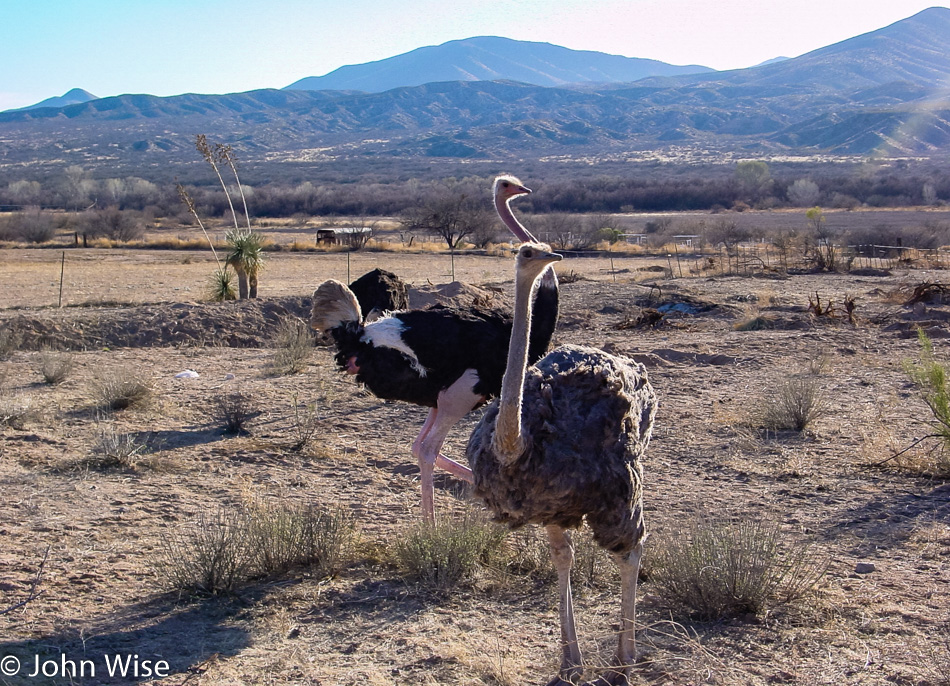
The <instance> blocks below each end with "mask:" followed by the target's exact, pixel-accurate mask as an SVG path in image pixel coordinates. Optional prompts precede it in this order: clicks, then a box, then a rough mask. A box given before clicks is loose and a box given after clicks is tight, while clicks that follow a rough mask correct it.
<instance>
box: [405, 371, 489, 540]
mask: <svg viewBox="0 0 950 686" xmlns="http://www.w3.org/2000/svg"><path fill="white" fill-rule="evenodd" d="M477 382H478V375H477V374H476V373H475V370H473V369H469V370H467V371H466V372H465V373H464V374H462V376H461V377H459V379H458V380H457V381H456V382H455V383H453V384H452V385H451V386H449V387H448V388H446V389H445V390H444V391H442V392H441V393H439V399H438V401H437V403H438V404H437V407H435V408H434V409H432V410H429V416H428V417H426V421H425V424H423V425H422V430H421V431H420V432H419V435H418V436H417V437H416V440H415V441H414V442H413V444H412V454H413V455H415V456H416V459H417V460H418V461H419V474H420V477H419V480H420V482H421V483H422V516H423V518H425V520H426V521H428V522H434V521H435V487H434V485H433V476H432V473H433V470H434V468H435V466H436V465H438V466H439V467H441V468H442V469H445V470H446V471H448V472H450V473H452V474H454V475H455V476H456V477H458V478H460V479H463V480H464V481H468V482H469V483H471V482H472V480H473V479H472V470H470V469H469V468H468V467H465V466H463V465H460V464H459V463H458V462H455V461H454V460H450V459H449V458H447V457H445V456H444V455H442V454H440V453H439V451H440V450H441V449H442V444H443V443H445V437H446V436H447V435H448V433H449V431H451V429H452V427H453V426H455V425H456V424H458V422H459V420H460V419H462V417H464V416H465V415H467V414H468V413H469V412H471V411H472V409H473V408H474V407H475V406H476V405H478V403H480V402H482V401H483V400H484V398H483V397H482V396H480V395H477V394H476V393H473V392H472V387H473V386H474V385H475V384H476V383H477Z"/></svg>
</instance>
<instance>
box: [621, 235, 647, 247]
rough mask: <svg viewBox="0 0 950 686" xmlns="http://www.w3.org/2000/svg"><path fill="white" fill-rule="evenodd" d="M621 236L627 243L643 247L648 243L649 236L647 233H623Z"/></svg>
mask: <svg viewBox="0 0 950 686" xmlns="http://www.w3.org/2000/svg"><path fill="white" fill-rule="evenodd" d="M620 235H621V236H622V237H623V239H624V240H625V241H627V243H633V244H634V245H643V244H644V243H646V242H647V235H646V234H645V233H622V234H620Z"/></svg>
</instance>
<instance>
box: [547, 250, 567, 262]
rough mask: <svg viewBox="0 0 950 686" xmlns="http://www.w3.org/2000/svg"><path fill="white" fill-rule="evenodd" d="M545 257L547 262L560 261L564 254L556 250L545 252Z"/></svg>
mask: <svg viewBox="0 0 950 686" xmlns="http://www.w3.org/2000/svg"><path fill="white" fill-rule="evenodd" d="M544 259H545V261H547V262H560V261H561V260H563V259H564V255H562V254H560V253H556V252H549V253H547V254H545V256H544Z"/></svg>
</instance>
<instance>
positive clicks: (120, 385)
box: [93, 368, 154, 410]
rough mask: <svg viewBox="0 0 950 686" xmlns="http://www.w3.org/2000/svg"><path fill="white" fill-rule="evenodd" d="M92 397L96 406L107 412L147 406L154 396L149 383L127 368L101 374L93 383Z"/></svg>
mask: <svg viewBox="0 0 950 686" xmlns="http://www.w3.org/2000/svg"><path fill="white" fill-rule="evenodd" d="M93 395H94V397H95V398H96V400H97V402H98V404H99V405H100V406H102V407H104V408H107V409H109V410H126V409H129V408H133V407H141V406H143V405H145V404H147V403H148V402H149V401H150V400H151V399H152V396H153V395H154V388H153V387H152V383H151V381H149V380H148V379H145V378H143V377H142V376H140V375H139V373H138V372H136V371H135V370H132V369H129V368H119V369H113V370H109V371H106V372H103V374H102V376H101V377H100V378H99V379H97V380H95V381H94V382H93Z"/></svg>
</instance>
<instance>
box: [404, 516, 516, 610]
mask: <svg viewBox="0 0 950 686" xmlns="http://www.w3.org/2000/svg"><path fill="white" fill-rule="evenodd" d="M506 533H507V531H506V529H504V528H502V527H500V526H498V525H497V524H493V523H492V522H490V521H489V520H488V518H487V517H486V515H485V514H484V513H483V512H481V511H475V510H467V511H466V512H465V513H464V514H462V515H460V516H451V517H445V518H443V519H441V520H439V521H438V522H437V523H436V524H431V523H428V522H419V523H417V524H415V525H413V526H412V527H410V529H409V530H408V531H406V532H405V533H404V534H403V535H402V536H400V537H399V538H398V539H397V541H396V543H395V545H394V546H393V549H392V555H393V559H394V561H395V562H396V565H397V566H398V567H399V569H400V570H401V572H402V573H403V575H404V576H405V577H406V578H407V579H411V580H413V581H416V582H418V583H420V584H422V585H423V586H426V587H428V588H431V589H433V590H436V591H440V592H449V591H452V590H454V589H455V588H456V587H458V586H459V585H461V584H464V583H470V582H472V581H473V580H474V579H475V577H476V574H477V572H478V570H479V568H480V567H481V566H482V565H483V564H485V563H487V562H489V561H490V560H491V558H492V557H493V556H495V555H496V554H497V552H498V551H499V549H500V548H501V546H502V543H503V542H504V540H505V535H506Z"/></svg>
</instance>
